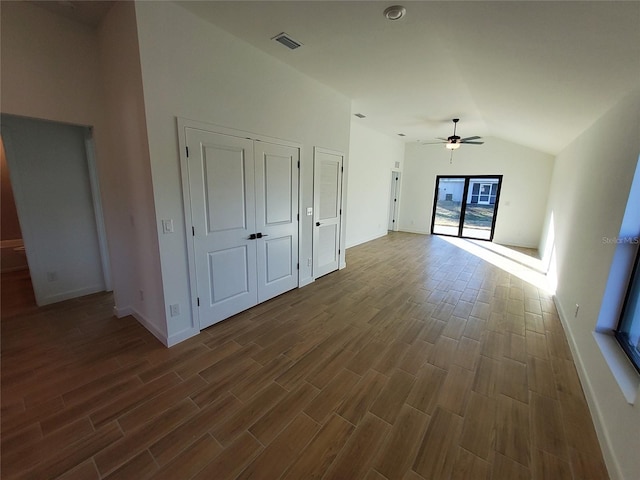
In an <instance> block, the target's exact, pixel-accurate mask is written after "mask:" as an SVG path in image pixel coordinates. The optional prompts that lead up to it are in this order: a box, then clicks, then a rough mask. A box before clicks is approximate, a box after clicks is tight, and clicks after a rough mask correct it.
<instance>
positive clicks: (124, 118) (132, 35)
mask: <svg viewBox="0 0 640 480" xmlns="http://www.w3.org/2000/svg"><path fill="white" fill-rule="evenodd" d="M98 39H99V47H100V57H99V58H100V72H101V80H102V83H101V85H103V90H102V92H103V96H104V97H103V98H104V100H105V108H104V112H105V120H106V125H107V129H106V134H105V136H106V137H107V141H106V142H104V145H103V152H104V153H105V155H104V156H105V157H106V158H107V159H108V160H107V163H108V164H107V165H105V168H104V175H103V185H105V188H106V190H107V193H108V194H109V195H108V197H109V199H110V202H111V203H110V208H111V210H112V225H111V226H112V228H111V230H110V232H109V233H110V237H109V239H110V243H111V245H112V250H113V251H115V252H117V256H116V258H114V261H113V263H114V265H115V266H116V268H117V272H118V276H117V282H116V284H115V293H116V296H115V300H116V313H117V314H118V316H123V315H129V314H133V315H134V316H135V317H136V318H137V319H138V320H139V321H140V322H141V323H142V324H143V325H145V326H146V327H147V328H148V329H149V330H150V331H151V332H152V333H153V334H154V335H156V336H157V337H158V338H159V339H160V340H161V341H163V342H164V343H166V339H167V320H166V315H165V311H164V297H163V289H162V277H161V274H160V253H159V247H158V236H157V232H156V225H155V207H154V202H153V188H152V183H151V168H150V164H149V162H150V160H149V145H148V141H147V128H146V119H145V108H144V96H143V92H142V74H141V70H140V54H139V49H138V37H137V27H136V16H135V7H134V4H133V2H115V3H114V6H113V7H112V8H111V9H110V10H109V12H108V14H107V16H106V17H105V19H104V20H103V22H102V23H101V25H100V28H99V30H98Z"/></svg>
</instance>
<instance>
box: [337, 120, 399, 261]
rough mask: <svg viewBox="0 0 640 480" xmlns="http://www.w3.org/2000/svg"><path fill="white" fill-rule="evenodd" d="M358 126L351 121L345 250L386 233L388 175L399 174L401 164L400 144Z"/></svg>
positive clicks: (386, 136)
mask: <svg viewBox="0 0 640 480" xmlns="http://www.w3.org/2000/svg"><path fill="white" fill-rule="evenodd" d="M362 123H363V120H360V119H354V120H352V121H351V140H350V145H349V190H348V192H347V219H348V221H347V243H346V247H347V248H349V247H353V246H354V245H358V244H360V243H364V242H368V241H369V240H373V239H374V238H378V237H381V236H382V235H386V234H387V226H388V224H389V196H390V194H391V172H392V171H393V170H397V171H401V170H402V165H403V163H404V142H402V141H401V140H399V139H395V138H392V137H389V136H388V135H383V134H381V133H378V132H376V131H374V130H372V129H370V128H368V127H366V126H363V125H362ZM396 162H399V163H400V168H397V169H396V168H395V163H396ZM401 181H402V178H401Z"/></svg>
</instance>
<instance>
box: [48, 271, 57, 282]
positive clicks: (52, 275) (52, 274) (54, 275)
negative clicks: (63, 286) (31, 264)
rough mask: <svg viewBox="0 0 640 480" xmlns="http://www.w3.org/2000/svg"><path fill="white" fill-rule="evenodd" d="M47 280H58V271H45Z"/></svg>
mask: <svg viewBox="0 0 640 480" xmlns="http://www.w3.org/2000/svg"><path fill="white" fill-rule="evenodd" d="M47 280H48V281H49V282H55V281H57V280H58V272H47Z"/></svg>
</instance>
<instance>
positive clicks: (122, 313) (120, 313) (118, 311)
mask: <svg viewBox="0 0 640 480" xmlns="http://www.w3.org/2000/svg"><path fill="white" fill-rule="evenodd" d="M113 314H114V315H115V316H116V317H118V318H123V317H127V316H129V315H131V316H132V317H133V318H135V319H136V320H137V321H138V323H140V324H141V325H142V326H143V327H144V328H146V329H147V330H149V331H150V332H151V334H152V335H153V336H154V337H156V338H157V339H158V340H159V341H160V342H161V343H162V344H163V345H164V346H165V347H170V346H171V345H169V340H168V339H167V337H166V336H165V335H164V334H163V333H162V332H160V330H158V329H157V328H156V326H155V325H154V324H153V323H151V322H150V321H149V320H148V319H147V318H146V317H145V316H144V315H143V314H141V313H140V312H138V311H137V310H136V309H135V308H133V307H131V306H128V307H120V308H119V307H117V306H114V307H113ZM185 338H189V337H185ZM183 340H184V339H183ZM176 343H178V342H177V341H176V342H174V343H173V344H172V345H175V344H176Z"/></svg>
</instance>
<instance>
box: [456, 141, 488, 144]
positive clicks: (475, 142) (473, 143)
mask: <svg viewBox="0 0 640 480" xmlns="http://www.w3.org/2000/svg"><path fill="white" fill-rule="evenodd" d="M460 143H464V144H465V145H484V142H465V141H464V140H463V141H461V142H460Z"/></svg>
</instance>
